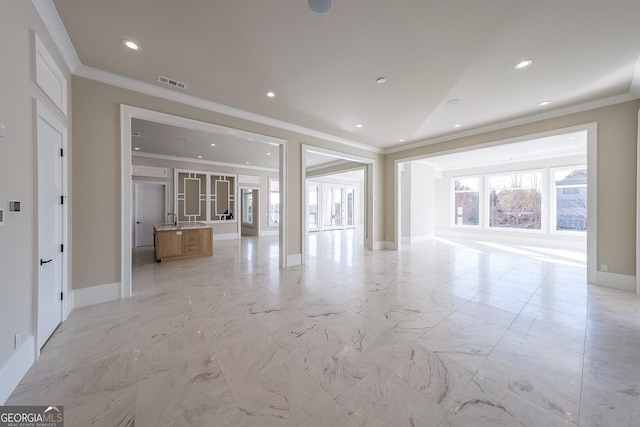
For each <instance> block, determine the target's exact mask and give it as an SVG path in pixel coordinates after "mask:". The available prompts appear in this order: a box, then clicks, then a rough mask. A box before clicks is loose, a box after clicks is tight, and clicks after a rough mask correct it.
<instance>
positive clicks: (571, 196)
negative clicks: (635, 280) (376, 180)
mask: <svg viewBox="0 0 640 427" xmlns="http://www.w3.org/2000/svg"><path fill="white" fill-rule="evenodd" d="M596 130H597V127H596V124H595V123H593V124H586V125H582V126H576V127H572V128H565V129H559V130H556V131H552V132H545V133H541V134H536V135H530V136H527V137H521V138H518V139H515V140H508V141H500V142H496V143H492V144H485V145H483V146H480V147H473V148H471V149H467V150H462V151H461V150H455V151H450V152H442V153H437V154H434V155H432V156H429V157H423V158H414V159H404V160H402V161H396V190H397V191H396V195H397V204H396V236H397V237H396V243H397V245H398V248H401V247H402V246H403V245H411V244H413V243H416V242H419V241H424V240H429V239H434V238H435V239H438V238H444V239H449V238H462V239H472V240H473V241H482V242H488V243H487V244H513V243H514V242H517V243H518V244H520V245H530V246H532V247H542V248H549V249H568V250H571V251H573V252H575V253H578V254H580V253H582V254H583V255H582V256H583V257H584V261H583V263H582V265H583V267H584V266H586V276H587V281H588V282H589V283H595V280H596V256H595V255H596V254H595V251H596V237H597V234H596V224H597V221H596V215H597V211H596V206H597V205H596V197H597V193H596V172H597V169H596V166H597V164H596V160H597V158H596V152H597V151H596ZM572 256H574V255H572ZM571 262H573V261H571Z"/></svg>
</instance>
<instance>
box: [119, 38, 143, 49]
mask: <svg viewBox="0 0 640 427" xmlns="http://www.w3.org/2000/svg"><path fill="white" fill-rule="evenodd" d="M122 44H123V45H125V46H126V47H128V48H129V49H131V50H140V46H139V45H138V43H136V42H133V41H131V40H126V39H125V40H122Z"/></svg>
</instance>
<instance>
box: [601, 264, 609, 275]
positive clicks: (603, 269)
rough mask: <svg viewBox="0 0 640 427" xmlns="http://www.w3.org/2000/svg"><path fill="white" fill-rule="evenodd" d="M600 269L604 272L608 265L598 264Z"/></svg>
mask: <svg viewBox="0 0 640 427" xmlns="http://www.w3.org/2000/svg"><path fill="white" fill-rule="evenodd" d="M600 271H602V272H604V273H606V272H607V271H609V266H608V265H607V264H600Z"/></svg>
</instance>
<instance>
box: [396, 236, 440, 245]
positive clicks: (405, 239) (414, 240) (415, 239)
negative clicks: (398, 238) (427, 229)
mask: <svg viewBox="0 0 640 427" xmlns="http://www.w3.org/2000/svg"><path fill="white" fill-rule="evenodd" d="M435 237H436V235H435V234H424V235H422V236H402V242H403V243H409V244H411V243H419V242H426V241H427V240H433V239H435Z"/></svg>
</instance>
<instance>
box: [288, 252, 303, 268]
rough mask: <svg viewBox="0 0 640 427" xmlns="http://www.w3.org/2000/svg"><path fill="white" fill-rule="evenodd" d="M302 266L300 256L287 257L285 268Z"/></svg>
mask: <svg viewBox="0 0 640 427" xmlns="http://www.w3.org/2000/svg"><path fill="white" fill-rule="evenodd" d="M300 264H302V254H293V255H287V267H293V266H294V265H300Z"/></svg>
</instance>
